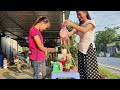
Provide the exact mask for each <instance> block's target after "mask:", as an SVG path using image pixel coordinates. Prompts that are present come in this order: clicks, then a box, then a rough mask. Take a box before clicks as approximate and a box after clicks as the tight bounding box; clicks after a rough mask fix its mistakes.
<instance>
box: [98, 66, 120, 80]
mask: <svg viewBox="0 0 120 90" xmlns="http://www.w3.org/2000/svg"><path fill="white" fill-rule="evenodd" d="M99 72H100V74H101V75H104V76H107V78H108V79H120V74H116V73H112V72H111V71H109V70H108V69H106V68H104V67H99Z"/></svg>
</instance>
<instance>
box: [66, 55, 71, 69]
mask: <svg viewBox="0 0 120 90" xmlns="http://www.w3.org/2000/svg"><path fill="white" fill-rule="evenodd" d="M65 69H66V71H70V61H69V59H68V58H67V56H66V62H65Z"/></svg>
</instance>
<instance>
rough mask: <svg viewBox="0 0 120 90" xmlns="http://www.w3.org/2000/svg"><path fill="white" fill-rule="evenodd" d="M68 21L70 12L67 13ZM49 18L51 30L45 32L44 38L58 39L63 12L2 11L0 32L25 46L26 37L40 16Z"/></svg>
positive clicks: (0, 13) (0, 14)
mask: <svg viewBox="0 0 120 90" xmlns="http://www.w3.org/2000/svg"><path fill="white" fill-rule="evenodd" d="M65 13H66V19H67V18H68V16H69V13H70V11H66V12H65ZM40 15H42V16H47V17H49V19H50V21H51V28H50V29H49V30H47V31H45V32H43V33H42V34H43V37H44V38H58V37H59V30H60V27H61V23H62V11H0V32H4V34H5V35H6V36H9V37H10V38H13V39H16V40H17V41H18V42H20V43H21V44H22V43H23V44H25V43H24V42H25V37H28V31H29V29H30V27H31V26H32V25H33V23H34V22H35V20H36V19H37V17H38V16H40Z"/></svg>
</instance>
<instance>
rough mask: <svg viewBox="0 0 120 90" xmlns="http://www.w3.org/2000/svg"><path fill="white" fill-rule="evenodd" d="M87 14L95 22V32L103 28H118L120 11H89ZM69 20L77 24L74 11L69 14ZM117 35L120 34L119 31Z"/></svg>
mask: <svg viewBox="0 0 120 90" xmlns="http://www.w3.org/2000/svg"><path fill="white" fill-rule="evenodd" d="M89 14H90V16H91V18H92V19H94V20H95V22H96V29H95V31H102V30H104V27H111V28H112V27H115V26H120V11H89ZM69 20H71V21H73V22H78V19H77V17H76V12H75V11H71V12H70V16H69ZM117 33H118V34H120V29H118V30H117Z"/></svg>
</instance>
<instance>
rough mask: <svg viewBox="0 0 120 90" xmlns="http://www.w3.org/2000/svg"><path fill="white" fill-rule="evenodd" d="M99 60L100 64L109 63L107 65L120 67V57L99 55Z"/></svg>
mask: <svg viewBox="0 0 120 90" xmlns="http://www.w3.org/2000/svg"><path fill="white" fill-rule="evenodd" d="M97 61H98V63H99V64H102V65H107V66H110V67H114V68H117V69H120V58H115V57H97Z"/></svg>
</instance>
